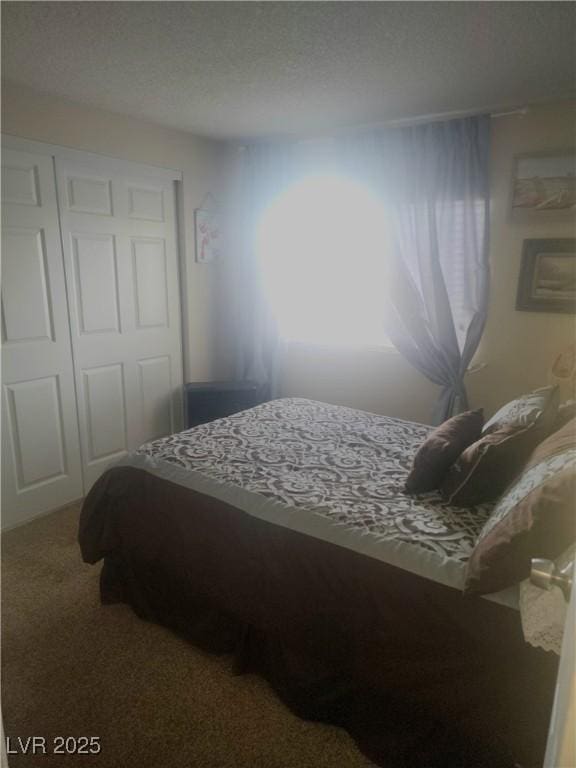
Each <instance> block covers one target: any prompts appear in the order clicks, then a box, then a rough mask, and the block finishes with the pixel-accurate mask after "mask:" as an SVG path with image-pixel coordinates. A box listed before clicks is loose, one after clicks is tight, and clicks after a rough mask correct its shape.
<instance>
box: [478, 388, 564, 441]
mask: <svg viewBox="0 0 576 768" xmlns="http://www.w3.org/2000/svg"><path fill="white" fill-rule="evenodd" d="M558 400H559V395H558V387H556V386H554V387H542V388H541V389H535V390H534V392H530V393H529V394H528V395H522V397H518V398H516V400H511V401H510V402H509V403H506V405H503V406H502V408H500V410H499V411H497V412H496V413H495V414H494V416H492V418H491V419H488V421H487V422H486V424H484V429H483V430H482V433H483V434H488V433H490V432H493V431H494V430H496V429H498V428H499V427H503V426H505V425H506V424H519V425H521V426H523V427H528V426H530V425H531V424H538V425H539V426H541V427H542V428H543V429H546V430H547V431H550V430H551V429H552V425H553V423H554V419H555V418H556V412H557V410H558Z"/></svg>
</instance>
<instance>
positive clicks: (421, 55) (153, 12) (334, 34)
mask: <svg viewBox="0 0 576 768" xmlns="http://www.w3.org/2000/svg"><path fill="white" fill-rule="evenodd" d="M2 21H3V27H2V65H3V77H4V78H6V79H7V80H11V81H14V82H16V83H21V84H24V85H27V86H31V87H33V88H36V89H39V90H41V91H45V92H48V93H52V94H55V95H59V96H63V97H66V98H69V99H72V100H74V101H80V102H84V103H86V104H89V105H92V106H95V107H100V108H103V109H108V110H112V111H115V112H121V113H125V114H128V115H132V116H134V117H138V118H143V119H146V120H151V121H154V122H157V123H162V124H164V125H169V126H172V127H175V128H180V129H184V130H188V131H193V132H196V133H201V134H205V135H209V136H214V137H218V138H248V137H255V136H265V135H277V134H285V133H298V134H314V133H317V132H322V131H326V130H330V129H333V128H335V127H337V128H340V127H345V126H349V125H359V124H367V123H372V122H381V121H385V120H394V119H400V118H406V117H410V116H415V115H422V114H430V113H442V112H450V111H468V110H476V109H478V110H479V109H484V108H496V107H504V106H510V105H518V104H523V103H534V102H541V101H547V100H554V99H562V98H567V97H571V96H573V95H574V90H575V82H574V80H575V71H576V60H575V55H576V45H575V43H576V6H575V4H574V3H572V2H527V3H525V2H367V3H364V2H336V3H332V2H303V3H301V2H288V3H283V2H279V3H276V2H246V3H243V2H232V3H228V2H208V3H204V2H111V3H108V2H56V3H50V2H46V3H45V2H31V3H27V2H3V3H2Z"/></svg>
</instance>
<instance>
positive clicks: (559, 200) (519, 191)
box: [512, 150, 576, 214]
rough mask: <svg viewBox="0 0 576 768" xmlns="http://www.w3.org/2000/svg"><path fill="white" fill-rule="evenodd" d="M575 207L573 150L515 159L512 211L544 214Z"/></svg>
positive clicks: (572, 209) (575, 158)
mask: <svg viewBox="0 0 576 768" xmlns="http://www.w3.org/2000/svg"><path fill="white" fill-rule="evenodd" d="M574 210H576V153H575V152H574V151H573V150H566V151H563V152H550V153H546V154H535V155H518V156H517V157H515V158H514V172H513V179H512V212H513V213H516V214H518V213H521V212H524V213H532V214H543V213H546V212H550V211H557V212H559V211H562V212H564V213H566V212H573V211H574Z"/></svg>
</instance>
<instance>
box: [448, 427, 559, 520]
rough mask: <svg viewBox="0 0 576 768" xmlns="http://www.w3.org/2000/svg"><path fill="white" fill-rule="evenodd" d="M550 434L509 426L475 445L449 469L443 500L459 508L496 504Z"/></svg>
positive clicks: (481, 439) (538, 430)
mask: <svg viewBox="0 0 576 768" xmlns="http://www.w3.org/2000/svg"><path fill="white" fill-rule="evenodd" d="M545 437H547V432H545V431H543V430H542V429H539V428H537V427H536V426H534V425H532V426H529V427H522V426H520V425H514V424H507V425H505V426H502V427H500V428H499V429H496V430H494V431H493V432H490V433H489V434H487V435H483V437H481V438H480V440H477V441H476V442H475V443H472V445H470V446H469V447H468V448H466V450H465V451H464V452H463V453H462V454H461V455H460V457H459V458H458V460H457V461H456V462H455V463H454V464H453V465H452V466H451V467H450V469H449V470H448V473H447V474H446V477H445V478H444V482H443V483H442V489H441V490H442V496H443V497H444V498H445V499H446V501H447V502H448V503H449V504H452V505H454V506H456V507H473V506H475V505H476V504H483V503H484V502H487V501H494V499H497V498H498V497H499V496H501V495H502V493H504V491H505V490H506V488H507V487H508V486H509V485H510V483H511V482H512V481H513V480H514V479H515V478H516V477H517V476H518V474H519V473H520V472H521V471H522V468H523V467H524V465H525V464H526V462H527V461H528V459H529V457H530V454H531V453H532V451H533V450H534V448H535V447H536V446H537V445H538V443H540V442H541V441H542V440H543V439H544V438H545Z"/></svg>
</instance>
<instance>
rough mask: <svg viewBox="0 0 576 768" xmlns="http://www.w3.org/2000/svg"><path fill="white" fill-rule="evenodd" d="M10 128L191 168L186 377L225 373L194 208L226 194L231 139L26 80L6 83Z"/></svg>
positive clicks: (212, 285)
mask: <svg viewBox="0 0 576 768" xmlns="http://www.w3.org/2000/svg"><path fill="white" fill-rule="evenodd" d="M2 132H3V133H5V134H10V135H13V136H21V137H24V138H28V139H34V140H36V141H44V142H47V143H50V144H58V145H61V146H65V147H72V148H74V149H83V150H87V151H89V152H96V153H99V154H103V155H109V156H111V157H117V158H121V159H123V160H131V161H133V162H138V163H147V164H149V165H158V166H163V167H167V168H173V169H176V170H180V171H182V173H183V185H182V189H183V195H182V207H183V211H184V216H183V227H182V229H183V232H182V245H183V249H184V259H183V262H184V267H185V270H184V271H185V275H184V276H183V277H184V282H185V292H186V295H187V298H188V318H187V321H186V328H185V334H184V336H185V355H184V357H185V377H186V378H187V380H190V381H202V380H209V379H212V378H218V377H219V376H221V375H222V374H221V370H222V361H221V360H219V359H217V356H216V350H217V349H218V345H217V343H216V338H215V336H216V333H217V330H216V322H215V319H216V317H215V316H216V312H217V305H218V301H217V300H216V295H217V283H218V281H217V276H216V268H215V266H214V265H211V264H197V263H196V262H195V260H194V259H195V254H194V249H195V244H194V209H195V208H197V207H199V206H200V205H201V204H202V201H203V200H204V197H205V195H206V194H207V193H208V192H212V194H214V195H215V196H216V197H220V195H221V193H222V189H223V185H224V183H225V176H226V157H227V153H226V150H225V145H223V144H220V143H217V142H213V141H210V140H208V139H203V138H199V137H196V136H193V135H192V134H188V133H184V132H182V131H175V130H171V129H167V128H163V127H161V126H158V125H154V124H151V123H145V122H142V121H140V120H134V119H132V118H129V117H126V116H123V115H118V114H113V113H111V112H104V111H102V110H97V109H92V108H89V107H86V106H83V105H80V104H76V103H72V102H69V101H65V100H63V99H57V98H53V97H50V96H46V95H44V94H40V93H37V92H35V91H32V90H29V89H27V88H21V87H19V86H16V85H15V84H12V83H3V87H2Z"/></svg>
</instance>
